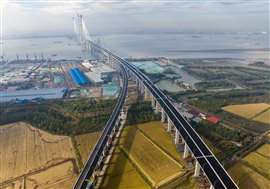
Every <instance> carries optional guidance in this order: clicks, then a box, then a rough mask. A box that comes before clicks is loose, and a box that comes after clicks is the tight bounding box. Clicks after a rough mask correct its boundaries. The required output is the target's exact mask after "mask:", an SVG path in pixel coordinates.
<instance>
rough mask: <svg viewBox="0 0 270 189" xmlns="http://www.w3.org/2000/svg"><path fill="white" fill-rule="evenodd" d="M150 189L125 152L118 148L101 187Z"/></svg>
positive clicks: (107, 188)
mask: <svg viewBox="0 0 270 189" xmlns="http://www.w3.org/2000/svg"><path fill="white" fill-rule="evenodd" d="M128 188H134V189H135V188H138V189H150V186H149V185H148V184H147V183H146V182H145V181H144V179H143V178H142V177H141V175H140V174H139V173H138V171H137V170H136V169H135V168H134V166H133V165H132V163H131V162H130V160H129V159H128V158H127V157H126V156H125V154H124V153H123V152H122V151H121V150H120V149H119V147H117V148H116V150H115V152H114V154H113V156H112V159H111V162H110V166H109V168H108V170H107V172H106V176H105V178H104V180H103V183H102V186H101V187H100V189H128Z"/></svg>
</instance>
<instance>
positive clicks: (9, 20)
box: [0, 0, 269, 36]
mask: <svg viewBox="0 0 270 189" xmlns="http://www.w3.org/2000/svg"><path fill="white" fill-rule="evenodd" d="M0 1H1V2H0V7H2V8H1V9H2V11H3V31H4V35H6V36H13V35H16V36H20V35H32V34H40V35H42V34H57V35H61V34H69V33H72V32H73V22H72V17H73V16H74V15H75V14H76V13H80V14H82V15H83V16H84V19H85V22H86V25H87V27H88V30H89V32H90V34H92V35H97V34H118V33H121V34H123V33H124V34H125V33H162V32H167V33H222V32H268V31H269V18H268V17H269V0H0ZM1 4H2V5H1Z"/></svg>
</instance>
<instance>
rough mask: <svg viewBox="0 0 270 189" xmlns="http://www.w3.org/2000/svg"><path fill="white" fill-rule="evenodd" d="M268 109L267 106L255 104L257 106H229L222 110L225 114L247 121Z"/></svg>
mask: <svg viewBox="0 0 270 189" xmlns="http://www.w3.org/2000/svg"><path fill="white" fill-rule="evenodd" d="M269 107H270V105H269V104H266V103H257V104H241V105H229V106H225V107H223V108H222V109H223V110H225V111H227V112H230V113H233V114H236V115H239V116H241V117H244V118H247V119H249V118H252V117H253V116H255V115H256V114H258V113H260V112H262V111H264V110H265V109H266V108H269Z"/></svg>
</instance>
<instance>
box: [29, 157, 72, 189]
mask: <svg viewBox="0 0 270 189" xmlns="http://www.w3.org/2000/svg"><path fill="white" fill-rule="evenodd" d="M73 169H74V167H73V163H72V162H71V161H68V162H65V163H62V164H60V165H57V166H53V167H51V168H49V169H47V170H46V171H42V172H40V173H37V174H34V175H31V176H27V177H26V179H25V180H26V181H25V186H26V188H29V189H30V188H36V189H38V188H46V189H56V188H57V189H68V188H71V187H72V185H73V184H74V182H75V180H76V178H77V177H76V175H75V174H74V170H73Z"/></svg>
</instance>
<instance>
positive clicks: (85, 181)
mask: <svg viewBox="0 0 270 189" xmlns="http://www.w3.org/2000/svg"><path fill="white" fill-rule="evenodd" d="M120 66H121V76H122V79H123V86H122V87H121V89H120V92H119V96H118V100H117V104H116V105H115V107H114V110H113V111H112V114H111V116H110V118H109V120H108V122H107V123H106V126H105V127H104V129H103V131H102V134H101V136H100V138H99V140H98V142H97V143H96V145H95V147H94V149H93V151H92V152H91V154H90V155H89V157H88V160H87V162H86V164H85V165H84V168H83V170H82V172H81V173H80V175H79V177H78V179H77V181H76V183H75V185H74V187H73V188H74V189H86V188H90V183H91V182H89V179H90V178H91V175H92V174H93V173H94V171H95V169H96V167H97V165H98V163H99V160H100V157H101V156H102V153H103V151H104V150H105V149H106V147H107V146H106V145H107V142H108V141H109V137H110V135H111V134H112V132H113V128H114V127H115V125H116V124H117V119H118V118H119V115H120V113H121V110H122V108H123V105H124V102H125V98H126V95H127V86H128V77H127V72H126V68H125V67H124V66H123V65H120Z"/></svg>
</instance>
